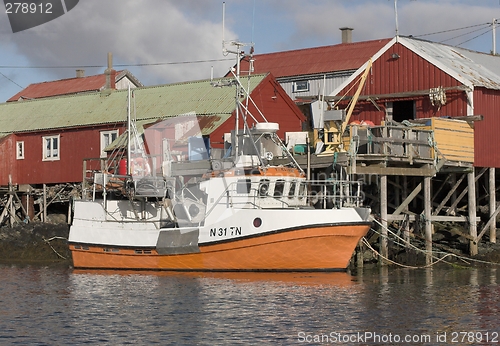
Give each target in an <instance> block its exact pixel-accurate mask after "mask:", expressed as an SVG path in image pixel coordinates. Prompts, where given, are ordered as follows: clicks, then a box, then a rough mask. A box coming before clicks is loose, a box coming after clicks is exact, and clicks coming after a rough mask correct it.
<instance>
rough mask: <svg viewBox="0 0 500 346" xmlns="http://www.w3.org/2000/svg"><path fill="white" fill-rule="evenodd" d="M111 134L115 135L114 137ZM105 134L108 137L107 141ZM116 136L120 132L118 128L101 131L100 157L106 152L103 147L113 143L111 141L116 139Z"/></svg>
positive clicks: (104, 155)
mask: <svg viewBox="0 0 500 346" xmlns="http://www.w3.org/2000/svg"><path fill="white" fill-rule="evenodd" d="M113 135H114V136H115V138H113ZM107 136H108V138H109V139H108V141H109V143H107V141H106V137H107ZM118 136H120V132H119V131H118V130H108V131H101V139H100V148H101V157H106V152H105V151H104V149H105V148H106V147H107V146H108V145H110V144H111V143H113V141H114V140H115V139H117V138H118Z"/></svg>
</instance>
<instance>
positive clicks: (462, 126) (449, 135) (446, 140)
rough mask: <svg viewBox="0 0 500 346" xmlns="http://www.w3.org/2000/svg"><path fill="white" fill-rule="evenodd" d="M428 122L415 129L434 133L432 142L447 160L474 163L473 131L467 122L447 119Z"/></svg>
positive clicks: (431, 119) (434, 119)
mask: <svg viewBox="0 0 500 346" xmlns="http://www.w3.org/2000/svg"><path fill="white" fill-rule="evenodd" d="M429 122H430V125H426V126H422V127H420V126H418V127H417V128H421V129H426V130H432V131H433V132H434V142H435V143H436V146H437V148H438V150H439V152H440V153H441V154H442V155H444V157H445V158H446V159H447V160H449V161H463V162H474V129H473V128H472V126H471V125H470V124H469V123H468V122H466V121H464V120H454V119H449V118H430V119H429Z"/></svg>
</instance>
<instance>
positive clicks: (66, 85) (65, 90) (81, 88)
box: [7, 70, 142, 102]
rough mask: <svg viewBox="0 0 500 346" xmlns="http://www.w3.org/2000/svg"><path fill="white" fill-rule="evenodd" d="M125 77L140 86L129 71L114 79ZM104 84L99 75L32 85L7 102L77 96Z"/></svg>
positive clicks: (104, 76) (120, 73) (121, 72)
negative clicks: (127, 76)
mask: <svg viewBox="0 0 500 346" xmlns="http://www.w3.org/2000/svg"><path fill="white" fill-rule="evenodd" d="M125 75H129V78H130V79H131V80H134V82H136V84H137V82H138V83H139V84H138V86H142V84H140V82H139V81H138V80H137V78H135V77H134V76H133V75H132V74H131V73H130V72H129V71H127V70H122V71H116V76H115V79H116V81H118V80H120V79H121V78H123V77H124V76H125ZM105 84H106V75H105V74H99V75H95V76H87V77H74V78H67V79H61V80H56V81H50V82H42V83H33V84H30V85H28V86H27V87H26V88H24V89H23V90H21V91H20V92H18V93H17V94H15V95H14V96H12V97H11V98H10V99H8V100H7V102H11V101H17V100H19V99H21V98H23V99H28V100H29V99H38V98H43V97H52V96H61V95H69V94H77V93H83V92H90V91H99V90H101V89H102V88H103V87H104V86H105Z"/></svg>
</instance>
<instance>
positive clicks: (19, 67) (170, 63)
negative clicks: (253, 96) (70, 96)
mask: <svg viewBox="0 0 500 346" xmlns="http://www.w3.org/2000/svg"><path fill="white" fill-rule="evenodd" d="M229 60H233V59H209V60H194V61H177V62H158V63H140V64H116V65H114V67H144V66H164V65H187V64H199V63H207V62H221V61H229ZM103 66H104V65H83V66H82V65H67V66H19V65H17V66H16V65H11V66H8V65H0V69H1V68H10V69H59V68H61V69H62V68H102V67H103ZM4 77H5V76H4ZM6 78H7V77H6Z"/></svg>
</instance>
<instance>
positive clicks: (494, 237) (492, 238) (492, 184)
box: [488, 167, 497, 243]
mask: <svg viewBox="0 0 500 346" xmlns="http://www.w3.org/2000/svg"><path fill="white" fill-rule="evenodd" d="M495 173H496V172H495V168H494V167H493V168H490V175H489V184H488V187H489V194H490V217H491V216H493V214H494V213H495V210H496V209H497V201H496V193H495V188H496V186H495ZM496 242H497V223H496V220H495V221H493V222H492V223H491V225H490V243H496Z"/></svg>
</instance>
